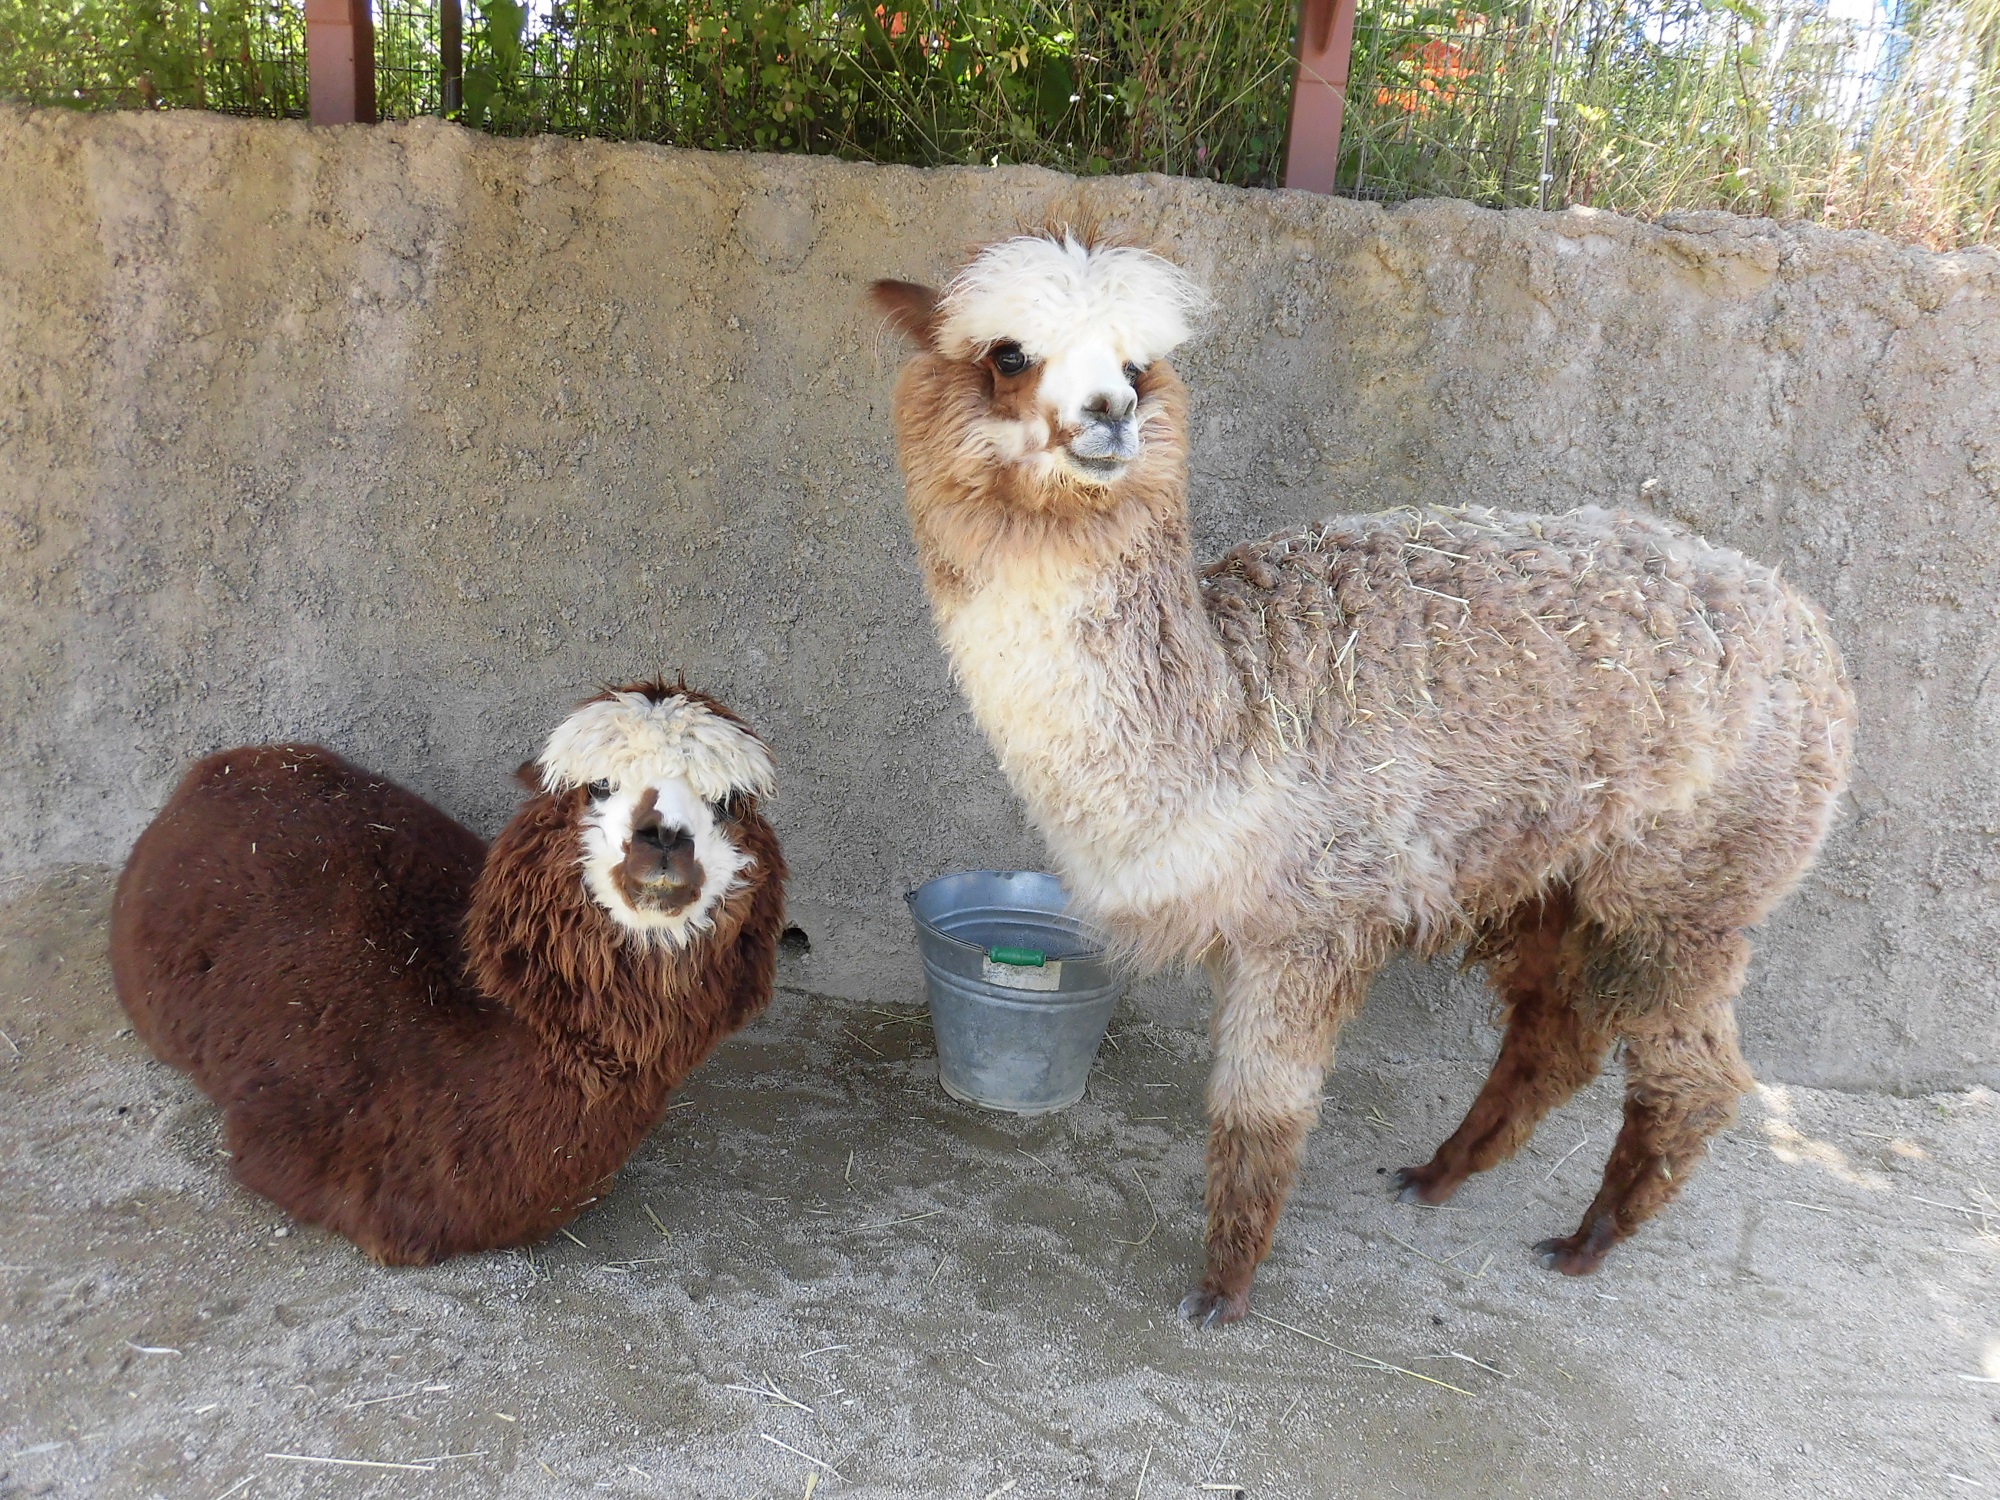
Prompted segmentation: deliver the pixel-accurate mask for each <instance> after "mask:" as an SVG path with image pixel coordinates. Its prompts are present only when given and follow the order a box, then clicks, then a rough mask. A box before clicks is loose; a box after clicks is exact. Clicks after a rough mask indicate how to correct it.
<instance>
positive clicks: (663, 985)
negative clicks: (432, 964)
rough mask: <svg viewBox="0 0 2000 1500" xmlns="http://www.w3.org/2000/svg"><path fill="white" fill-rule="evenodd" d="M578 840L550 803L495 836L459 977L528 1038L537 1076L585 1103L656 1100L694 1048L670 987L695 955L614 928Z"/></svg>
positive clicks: (470, 916)
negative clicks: (587, 884)
mask: <svg viewBox="0 0 2000 1500" xmlns="http://www.w3.org/2000/svg"><path fill="white" fill-rule="evenodd" d="M575 841H576V832H575V828H574V826H573V825H572V823H571V822H570V820H569V819H567V818H566V817H564V816H562V814H561V813H560V811H559V810H558V809H557V808H556V807H555V805H554V803H553V800H552V799H548V798H537V799H535V801H533V802H531V803H529V804H528V806H527V807H525V808H524V809H523V810H522V811H521V813H520V814H519V815H517V816H516V817H515V819H514V821H513V822H512V823H510V824H508V825H507V827H506V828H505V829H503V830H502V831H501V833H500V836H499V838H497V839H495V840H494V842H493V846H492V848H491V849H490V850H489V851H488V853H487V857H486V864H485V867H484V868H483V869H482V870H481V871H480V875H479V880H478V883H477V884H476V885H475V887H474V889H473V898H472V906H471V910H470V911H469V912H468V913H467V916H466V924H465V945H466V972H467V976H468V978H469V979H470V980H471V981H472V983H473V984H474V985H475V987H476V988H477V989H478V990H479V991H480V992H481V994H482V995H483V996H484V997H485V998H486V999H487V1000H488V1001H489V1002H490V1003H492V1004H494V1005H497V1006H500V1007H502V1008H503V1009H505V1010H506V1011H508V1012H510V1013H511V1014H512V1015H513V1016H514V1017H515V1018H516V1019H517V1020H518V1021H519V1022H521V1024H522V1025H523V1027H524V1028H525V1029H526V1032H527V1033H528V1035H529V1036H531V1037H532V1038H533V1039H534V1041H535V1044H536V1047H535V1052H536V1055H535V1056H534V1057H533V1058H529V1059H524V1061H527V1062H531V1063H532V1064H533V1065H534V1066H535V1067H536V1068H537V1070H538V1071H540V1072H541V1073H542V1075H543V1076H545V1077H548V1078H551V1079H562V1080H565V1081H566V1082H567V1083H568V1084H569V1085H571V1086H574V1087H576V1088H578V1089H580V1090H582V1091H583V1093H584V1094H585V1095H586V1096H588V1097H589V1098H592V1099H594V1098H595V1097H596V1096H597V1095H598V1094H599V1093H601V1092H602V1091H604V1090H605V1089H607V1088H609V1087H611V1086H612V1085H613V1084H614V1083H616V1084H618V1085H619V1086H620V1087H621V1088H633V1087H636V1089H637V1094H638V1095H643V1096H645V1097H646V1098H647V1099H650V1100H652V1101H653V1102H654V1103H657V1102H658V1099H661V1098H664V1096H665V1091H666V1089H667V1088H668V1087H669V1085H670V1082H671V1080H672V1078H674V1077H677V1076H678V1074H677V1073H675V1072H674V1071H673V1068H674V1062H675V1058H676V1055H677V1054H678V1053H679V1052H681V1051H683V1050H685V1049H686V1047H687V1045H688V1043H689V1041H690V1040H691V1039H690V1038H688V1037H686V1036H684V1035H683V1034H682V1033H683V1032H685V1031H686V1030H687V1028H688V1025H689V1023H690V1019H691V1018H689V1017H686V1016H684V1015H683V1014H682V1013H681V1012H682V1007H681V1006H680V1005H679V1004H678V1003H677V999H678V996H677V992H676V988H675V983H676V978H677V977H678V976H681V975H683V974H684V973H685V972H686V971H688V970H689V968H690V966H696V967H698V958H697V957H696V956H695V955H692V954H688V953H684V952H682V951H681V950H677V949H668V948H665V947H662V946H658V945H654V944H647V943H640V942H636V941H633V940H631V939H629V938H628V937H627V936H626V935H625V934H624V933H623V932H622V931H620V930H618V929H617V928H615V927H614V926H613V924H612V923H611V921H610V919H609V918H608V917H607V916H606V915H605V914H604V913H603V912H602V911H600V910H598V909H597V908H596V907H595V905H594V904H593V903H592V901H591V899H590V897H589V896H588V894H586V893H585V892H584V890H583V888H582V883H581V882H580V881H579V880H577V878H576V858H575ZM696 946H699V944H697V945H696ZM654 1079H657V1080H658V1082H657V1086H656V1085H655V1083H654V1082H653V1080H654ZM642 1102H643V1101H642Z"/></svg>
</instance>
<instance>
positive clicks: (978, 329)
mask: <svg viewBox="0 0 2000 1500" xmlns="http://www.w3.org/2000/svg"><path fill="white" fill-rule="evenodd" d="M1210 302H1211V299H1210V297H1209V295H1208V293H1207V292H1206V291H1204V290H1203V289H1202V287H1201V285H1200V284H1199V283H1198V282H1196V281H1195V279H1194V278H1193V277H1191V276H1189V275H1188V273H1187V272H1185V271H1183V270H1182V269H1181V268H1180V267H1179V266H1177V265H1175V264H1174V263H1173V262H1172V261H1170V260H1164V259H1162V258H1161V257H1160V256H1157V255H1155V254H1153V253H1152V252H1151V251H1150V250H1135V249H1132V248H1131V247H1129V246H1124V245H1105V246H1091V245H1087V244H1084V243H1083V242H1082V241H1080V240H1078V239H1076V238H1075V237H1074V236H1073V235H1072V234H1070V233H1069V232H1068V231H1064V232H1063V233H1062V234H1061V236H1060V237H1058V236H1056V235H1052V234H1049V235H1043V234H1024V235H1019V236H1016V237H1015V238H1014V239H1011V240H1001V241H1000V242H999V243H998V244H996V245H989V246H988V247H987V248H986V249H984V250H982V251H981V252H980V253H979V256H978V258H977V259H975V260H974V261H973V262H972V264H971V265H969V266H967V267H966V268H965V269H964V270H963V271H960V272H959V273H958V275H956V276H954V277H953V278H952V280H951V284H950V285H949V286H947V287H946V288H945V289H944V295H943V297H942V298H940V299H939V303H938V314H939V316H938V322H937V329H936V333H935V339H936V344H937V349H938V352H939V353H941V354H943V355H944V356H945V357H946V358H947V359H965V358H967V357H968V356H971V355H975V354H978V353H981V352H983V351H984V350H986V349H989V348H991V347H992V346H993V345H995V344H998V343H1002V342H1004V341H1007V340H1010V339H1011V340H1012V341H1013V342H1015V343H1017V344H1019V345H1020V346H1021V347H1022V348H1023V349H1024V350H1026V351H1027V352H1028V353H1029V354H1030V355H1033V356H1036V357H1038V358H1046V357H1048V356H1050V355H1053V354H1056V353H1058V352H1060V351H1062V350H1063V349H1065V348H1072V347H1074V346H1076V345H1078V344H1082V343H1097V342H1109V343H1111V344H1112V345H1114V346H1115V348H1116V350H1117V354H1118V357H1119V359H1120V360H1122V361H1125V362H1128V363H1131V364H1136V365H1147V364H1151V363H1152V362H1153V361H1154V360H1156V359H1159V358H1160V357H1161V356H1162V355H1165V354H1169V353H1171V352H1172V351H1173V350H1174V348H1175V347H1177V346H1178V345H1179V344H1181V343H1182V342H1184V341H1185V340H1186V339H1187V337H1188V335H1189V333H1191V332H1192V331H1193V329H1192V327H1191V324H1192V321H1193V319H1194V318H1195V317H1196V316H1197V315H1198V314H1200V313H1202V312H1205V311H1206V310H1207V309H1208V307H1209V306H1210Z"/></svg>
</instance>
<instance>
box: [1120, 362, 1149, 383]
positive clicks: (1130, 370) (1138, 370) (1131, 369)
mask: <svg viewBox="0 0 2000 1500" xmlns="http://www.w3.org/2000/svg"><path fill="white" fill-rule="evenodd" d="M1145 373H1146V367H1145V366H1144V365H1127V366H1126V367H1125V378H1126V379H1127V380H1128V381H1130V382H1131V383H1132V384H1133V385H1137V384H1138V383H1139V377H1140V376H1141V375H1143V374H1145Z"/></svg>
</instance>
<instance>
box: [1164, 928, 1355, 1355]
mask: <svg viewBox="0 0 2000 1500" xmlns="http://www.w3.org/2000/svg"><path fill="white" fill-rule="evenodd" d="M1210 978H1211V980H1212V981H1213V983H1214V985H1215V989H1216V1010H1215V1022H1214V1042H1215V1066H1214V1070H1213V1072H1212V1073H1211V1074H1210V1076H1209V1084H1208V1119H1209V1135H1208V1195H1207V1196H1208V1233H1207V1245H1208V1263H1207V1268H1206V1270H1205V1271H1204V1273H1203V1275H1202V1279H1201V1285H1200V1286H1198V1287H1197V1288H1196V1289H1195V1290H1194V1291H1192V1292H1189V1293H1188V1295H1187V1296H1186V1297H1185V1298H1183V1299H1182V1301H1181V1307H1180V1311H1181V1316H1182V1317H1184V1318H1187V1319H1188V1320H1190V1321H1191V1322H1196V1323H1200V1324H1201V1325H1202V1326H1203V1327H1213V1326H1215V1325H1217V1324H1222V1323H1233V1322H1235V1321H1236V1320H1237V1319H1238V1318H1241V1317H1242V1316H1243V1315H1244V1314H1245V1313H1247V1312H1249V1310H1250V1281H1251V1278H1252V1277H1253V1276H1254V1275H1255V1274H1256V1271H1257V1267H1258V1265H1259V1263H1260V1262H1262V1261H1263V1259H1264V1257H1265V1255H1267V1254H1268V1253H1269V1252H1270V1249H1271V1238H1272V1235H1273V1234H1274V1233H1275V1231H1276V1229H1277V1225H1278V1212H1279V1210H1280V1209H1282V1208H1283V1207H1284V1203H1285V1196H1286V1194H1288V1193H1289V1192H1290V1191H1291V1187H1292V1180H1293V1178H1294V1177H1295V1176H1296V1175H1297V1173H1298V1165H1299V1153H1300V1151H1301V1149H1302V1148H1303V1146H1304V1144H1305V1138H1306V1133H1307V1132H1308V1131H1309V1130H1311V1129H1312V1127H1313V1124H1314V1122H1315V1121H1317V1120H1318V1118H1319V1102H1320V1087H1321V1085H1322V1083H1323V1081H1324V1079H1325V1077H1326V1070H1327V1067H1328V1066H1329V1064H1331V1062H1332V1061H1333V1043H1334V1038H1335V1037H1336V1035H1338V1033H1339V1030H1340V1026H1341V1023H1342V1022H1343V1021H1344V1020H1346V1018H1347V1017H1348V1016H1349V1015H1351V1014H1353V1012H1354V1011H1355V1009H1357V1008H1358V1007H1359V1005H1360V1003H1361V1000H1362V998H1363V997H1364V996H1365V995H1366V994H1367V990H1368V976H1367V975H1366V974H1362V973H1355V972H1352V971H1349V970H1343V969H1340V968H1337V967H1334V966H1330V965H1329V964H1328V963H1327V962H1326V960H1325V959H1323V958H1319V957H1317V956H1315V957H1314V958H1312V959H1309V960H1302V961H1300V962H1290V961H1288V960H1287V958H1286V957H1285V956H1281V955H1264V954H1253V955H1243V954H1230V955H1227V956H1226V957H1224V958H1223V959H1222V960H1220V961H1219V962H1217V963H1215V964H1212V965H1211V967H1210Z"/></svg>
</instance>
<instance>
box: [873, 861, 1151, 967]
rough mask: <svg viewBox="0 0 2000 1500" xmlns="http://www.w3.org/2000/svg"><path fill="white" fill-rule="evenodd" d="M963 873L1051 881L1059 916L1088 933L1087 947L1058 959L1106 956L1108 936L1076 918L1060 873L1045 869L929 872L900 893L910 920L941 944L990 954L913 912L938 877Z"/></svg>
mask: <svg viewBox="0 0 2000 1500" xmlns="http://www.w3.org/2000/svg"><path fill="white" fill-rule="evenodd" d="M965 875H998V876H1002V877H1006V876H1012V875H1034V876H1038V877H1040V878H1041V879H1043V880H1053V881H1055V883H1056V886H1057V888H1058V889H1059V890H1061V891H1062V893H1063V902H1064V908H1063V911H1062V915H1063V916H1066V917H1068V918H1069V919H1070V920H1071V921H1072V922H1075V923H1076V924H1077V925H1079V926H1080V927H1082V928H1084V930H1085V931H1086V932H1087V933H1088V934H1089V946H1088V947H1086V948H1085V950H1084V951H1083V952H1081V953H1069V954H1064V955H1063V959H1062V961H1063V962H1064V963H1069V962H1071V961H1076V960H1080V961H1082V962H1085V963H1103V962H1104V961H1105V960H1106V959H1107V958H1108V957H1109V955H1110V946H1111V945H1110V939H1109V938H1108V937H1107V935H1106V934H1105V932H1104V930H1103V929H1102V928H1100V927H1099V926H1098V925H1097V924H1096V923H1095V922H1092V921H1090V920H1089V919H1088V918H1085V917H1079V916H1077V915H1076V914H1075V913H1073V912H1071V911H1070V910H1069V908H1068V902H1069V888H1068V887H1067V886H1065V885H1063V883H1062V877H1061V876H1059V875H1055V874H1052V873H1051V872H1049V871H1047V870H947V871H946V872H945V873H944V874H942V875H933V876H932V877H931V878H930V879H929V880H926V881H924V882H923V884H921V885H918V886H913V887H912V888H910V889H909V890H906V891H904V892H903V904H904V905H905V906H907V907H908V908H909V909H910V920H911V921H912V922H914V923H916V924H917V926H919V927H921V928H922V929H923V930H924V931H925V932H927V933H929V934H930V935H931V936H932V937H934V938H936V939H937V940H938V941H940V942H943V943H948V944H950V945H951V946H952V947H954V948H957V949H959V950H960V951H961V952H964V953H976V954H978V955H979V956H980V957H981V958H986V957H989V956H990V954H991V950H990V949H989V948H987V947H985V946H983V945H982V944H979V943H968V942H967V941H966V940H965V939H964V938H962V937H955V936H953V935H952V934H951V933H949V932H946V931H945V930H944V929H943V928H942V927H939V926H938V925H937V924H936V923H935V922H932V921H929V920H928V919H926V918H925V917H922V916H920V915H918V913H917V897H918V896H920V895H922V894H923V893H924V892H925V891H927V890H929V889H930V888H931V887H932V886H934V885H936V884H937V883H938V882H939V881H941V880H955V879H958V878H959V877H961V876H965ZM1042 915H1045V916H1046V915H1050V913H1047V912H1044V913H1042Z"/></svg>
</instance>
